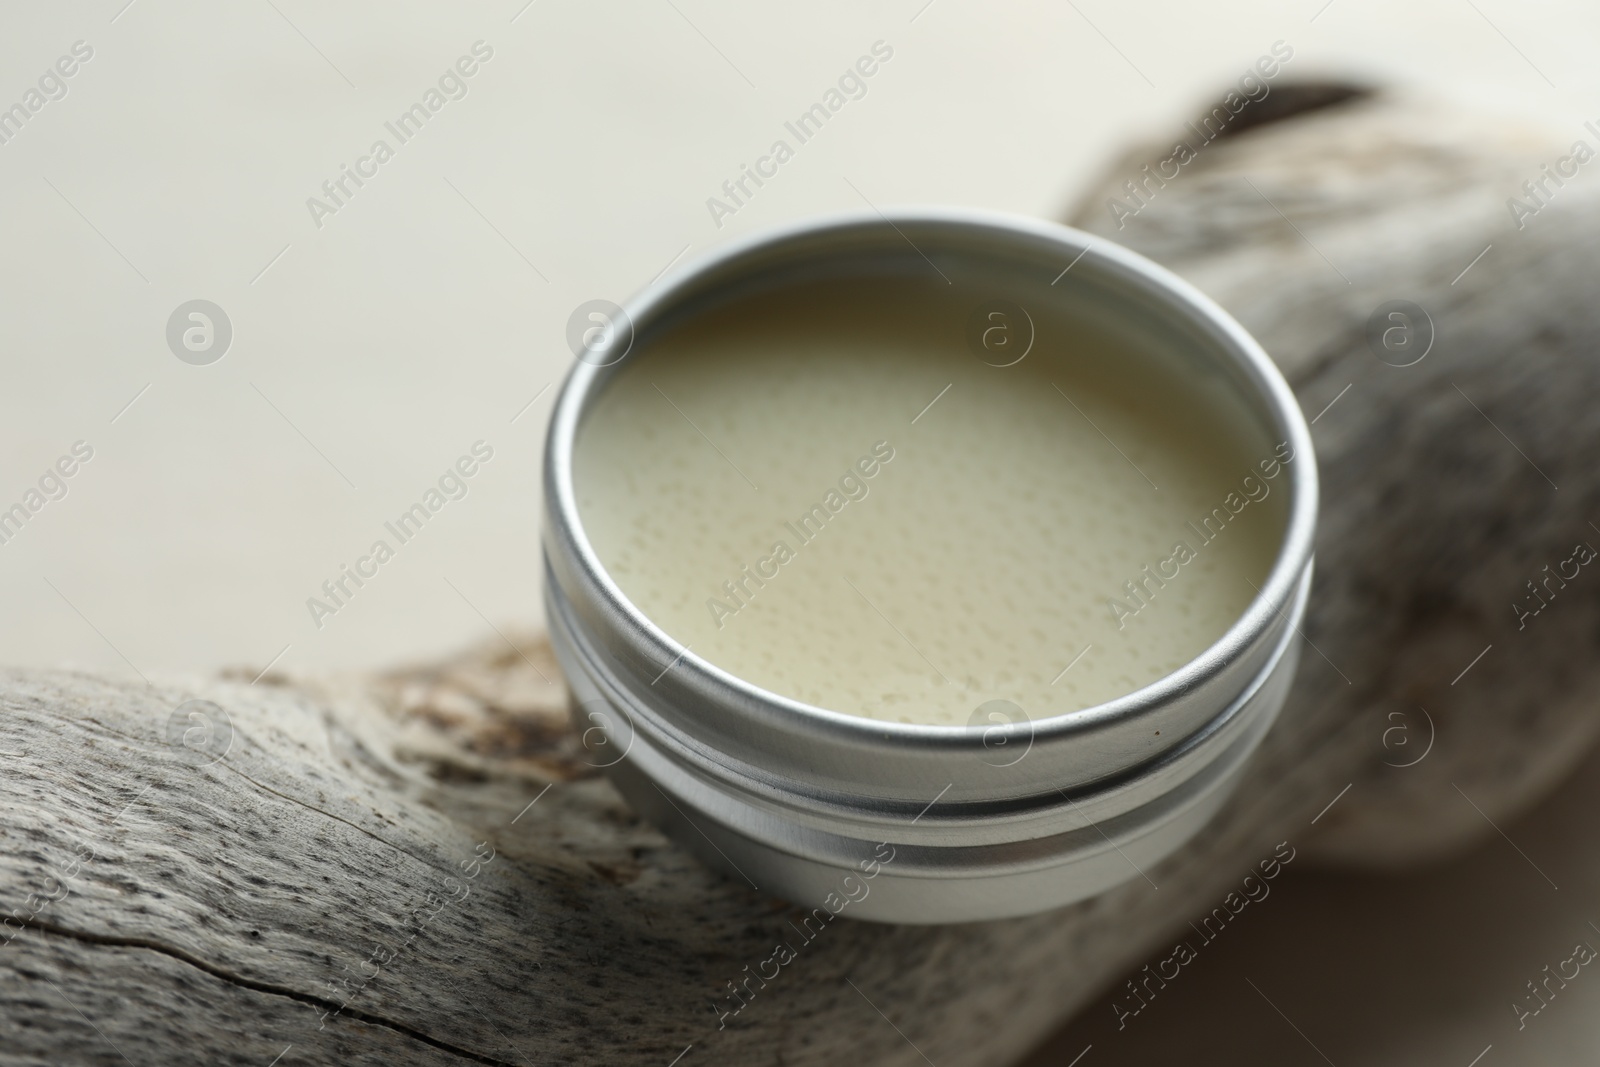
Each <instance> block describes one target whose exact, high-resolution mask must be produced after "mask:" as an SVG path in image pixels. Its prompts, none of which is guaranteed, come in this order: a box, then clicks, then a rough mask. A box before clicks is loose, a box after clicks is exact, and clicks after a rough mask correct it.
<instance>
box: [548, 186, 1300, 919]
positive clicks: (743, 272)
mask: <svg viewBox="0 0 1600 1067" xmlns="http://www.w3.org/2000/svg"><path fill="white" fill-rule="evenodd" d="M1069 264H1071V267H1070V271H1071V273H1070V274H1064V273H1063V268H1066V267H1067V266H1068V265H1069ZM940 266H943V267H945V268H947V269H949V270H961V271H964V272H965V273H967V274H969V275H970V274H973V273H974V272H977V274H978V275H980V276H982V277H984V278H986V279H992V280H994V281H995V282H996V283H997V284H1001V285H1003V284H1004V283H1005V280H1006V279H1008V278H1016V279H1029V281H1028V282H1027V284H1028V285H1030V286H1033V289H1032V290H1031V292H1032V293H1033V295H1031V296H1030V297H1029V299H1030V300H1032V299H1050V295H1049V294H1050V293H1052V292H1055V293H1064V292H1067V291H1068V290H1069V289H1070V290H1071V291H1072V292H1074V293H1077V294H1080V295H1082V294H1085V293H1087V294H1089V296H1090V298H1091V299H1092V300H1093V301H1094V302H1095V306H1096V307H1097V308H1100V309H1102V310H1103V311H1104V313H1106V314H1110V315H1112V316H1117V317H1131V318H1132V319H1134V320H1137V321H1140V322H1150V323H1157V324H1159V326H1160V328H1161V329H1162V330H1163V331H1165V335H1167V336H1171V337H1175V338H1178V339H1179V340H1180V341H1181V358H1184V359H1186V360H1193V361H1196V365H1197V366H1198V367H1199V368H1201V369H1202V370H1203V372H1204V373H1206V374H1207V375H1209V376H1211V377H1212V378H1213V379H1214V380H1218V381H1221V382H1223V383H1225V386H1226V388H1227V389H1228V390H1229V391H1230V392H1232V393H1234V394H1235V395H1236V396H1237V397H1238V398H1240V399H1241V400H1242V401H1243V403H1244V405H1245V407H1246V408H1247V410H1248V411H1250V412H1251V414H1252V416H1253V417H1254V418H1256V419H1257V420H1258V421H1259V427H1260V430H1261V432H1262V433H1263V434H1265V435H1269V436H1270V437H1271V439H1272V440H1273V441H1281V442H1287V444H1288V445H1289V446H1290V447H1292V448H1293V450H1294V459H1293V461H1292V462H1289V463H1286V464H1285V465H1284V467H1283V474H1284V475H1285V479H1284V481H1282V482H1280V483H1279V490H1280V491H1283V492H1286V493H1287V504H1286V527H1285V531H1284V536H1283V540H1282V543H1281V545H1280V548H1279V551H1278V555H1277V558H1276V560H1275V561H1274V563H1273V565H1272V568H1271V570H1270V572H1269V574H1268V576H1267V579H1266V581H1265V582H1264V583H1263V584H1262V585H1261V587H1260V591H1259V595H1257V596H1256V598H1255V599H1254V601H1253V602H1252V603H1251V604H1250V606H1249V607H1248V609H1247V610H1246V611H1245V613H1244V614H1243V615H1242V616H1241V617H1240V618H1239V619H1238V620H1237V621H1236V622H1235V623H1234V625H1233V626H1232V627H1231V628H1230V629H1229V630H1228V631H1227V632H1226V633H1225V634H1224V635H1223V637H1222V638H1221V639H1220V640H1218V641H1217V642H1216V643H1215V644H1213V645H1212V646H1211V647H1210V648H1208V649H1206V650H1205V651H1204V652H1203V653H1202V654H1201V655H1200V656H1198V657H1197V658H1196V659H1194V660H1193V661H1192V662H1190V663H1189V664H1187V665H1186V666H1184V667H1183V668H1182V669H1180V670H1178V671H1176V672H1174V673H1173V674H1170V675H1168V676H1166V677H1164V678H1162V679H1161V680H1159V681H1158V682H1156V683H1154V684H1152V685H1149V686H1146V687H1145V688H1143V689H1140V690H1138V691H1137V692H1134V693H1131V694H1129V695H1127V696H1124V697H1121V698H1119V699H1117V700H1113V701H1110V702H1108V703H1105V704H1101V705H1098V706H1096V707H1091V708H1086V709H1084V710H1081V711H1075V712H1071V713H1067V714H1062V715H1057V716H1054V717H1051V718H1044V719H1040V720H1037V721H1027V720H1023V721H1019V722H1015V723H1011V724H1008V725H998V726H993V725H991V726H987V727H980V726H967V727H957V726H928V725H911V724H904V723H897V722H884V721H879V720H873V719H867V718H862V717H858V716H855V715H849V714H842V713H839V712H833V711H829V710H827V709H824V708H817V707H813V706H810V705H807V704H803V703H800V702H798V701H795V700H791V699H787V698H785V697H781V696H778V695H776V694H773V693H771V692H767V691H765V690H762V689H759V688H757V687H756V686H754V685H751V684H750V683H748V682H745V681H743V680H741V679H739V678H736V677H734V676H732V675H730V674H728V673H727V672H725V671H723V670H720V669H719V668H717V667H715V666H713V665H712V664H710V663H708V662H706V661H705V660H703V659H701V658H700V657H698V656H697V655H696V654H695V653H694V652H692V651H686V650H685V649H684V647H683V646H682V645H681V644H679V643H678V642H677V641H675V640H673V639H672V638H671V637H669V636H668V635H667V634H665V633H664V632H662V630H661V629H660V628H658V627H657V626H656V625H655V624H654V623H653V622H652V621H651V620H650V619H649V618H647V617H645V616H644V615H643V614H642V613H641V612H640V611H639V610H638V609H637V608H636V607H635V606H634V605H633V604H632V603H630V602H629V601H628V600H627V599H626V597H624V596H623V594H622V593H621V592H620V591H619V589H618V588H617V586H616V585H615V584H614V583H613V582H612V580H611V579H610V578H609V577H608V575H607V574H606V571H605V567H604V566H603V565H602V563H601V562H600V560H599V559H598V558H597V557H596V555H595V552H594V550H593V548H592V547H591V545H590V542H589V540H588V538H587V536H586V535H585V532H584V528H583V523H582V521H581V518H580V516H579V513H578V508H577V505H576V500H575V494H574V488H573V448H574V441H575V438H576V435H577V431H578V428H579V426H580V424H581V423H582V421H583V419H584V416H585V413H586V411H587V410H588V408H589V406H590V404H591V401H592V400H593V399H594V398H595V397H596V396H597V395H598V393H599V392H600V391H601V390H603V389H604V387H605V385H606V382H607V380H608V379H609V377H610V376H611V375H612V374H613V373H614V372H615V370H616V369H617V367H620V366H622V365H624V364H625V363H626V361H627V360H632V359H641V358H648V352H649V349H650V340H651V337H652V335H653V333H654V332H655V331H657V330H659V329H660V328H661V327H663V326H664V325H668V324H670V323H672V322H674V321H679V320H681V319H682V318H684V317H688V316H692V315H694V314H695V313H696V312H697V310H702V309H705V308H707V307H709V306H711V305H713V304H717V303H720V302H722V301H725V300H727V299H729V298H730V297H733V296H736V295H738V294H739V293H741V292H752V291H757V290H760V291H770V290H772V289H774V288H781V287H782V286H783V285H784V284H785V283H786V281H801V280H804V279H815V278H819V277H827V276H829V275H830V274H834V273H843V272H846V271H848V273H850V274H851V275H854V276H859V275H861V274H863V273H867V274H872V273H876V272H882V273H883V274H885V275H888V274H899V275H904V274H906V273H907V272H911V271H917V270H921V271H929V270H932V269H938V267H940ZM1053 277H1054V278H1057V280H1058V281H1060V279H1061V278H1062V277H1067V278H1070V283H1068V284H1067V286H1066V287H1065V288H1055V289H1053V288H1051V287H1049V286H1046V285H1044V284H1043V282H1042V281H1041V279H1042V280H1047V279H1050V278H1053ZM1018 284H1022V283H1021V282H1019V283H1018ZM625 314H626V317H627V321H626V322H622V323H615V324H614V325H615V326H616V327H617V328H618V331H619V334H618V336H619V338H620V339H619V340H618V341H617V342H616V345H617V347H618V348H625V351H621V352H620V353H615V354H614V355H613V356H608V357H607V358H605V359H592V360H587V359H581V360H580V361H579V362H578V363H576V364H575V366H574V368H573V370H572V372H571V374H570V375H569V377H568V378H567V380H566V383H565V384H564V386H563V388H562V391H561V395H560V398H559V399H558V401H557V403H556V406H555V411H554V414H553V416H552V419H551V425H550V435H549V441H548V444H547V449H546V454H545V472H544V474H545V539H544V551H545V562H546V575H545V597H546V607H547V613H548V618H549V624H550V629H551V634H552V638H553V641H554V644H555V649H556V652H557V655H558V656H559V658H560V660H561V663H562V666H563V667H564V668H565V670H566V673H567V677H568V679H569V681H570V684H571V686H572V690H573V696H574V704H573V715H574V719H575V721H576V723H577V726H578V728H579V729H580V730H582V731H583V732H584V739H585V746H586V748H588V749H589V751H590V752H591V753H592V754H593V755H592V762H594V763H595V764H596V765H597V766H604V767H605V768H606V771H607V773H608V774H609V775H610V776H611V777H612V779H613V780H614V782H615V783H616V785H617V787H618V788H619V789H620V790H621V791H622V793H623V795H624V796H625V797H626V798H627V799H628V801H629V803H630V804H632V805H633V807H634V808H635V809H636V810H637V811H639V812H640V813H641V814H643V815H645V816H646V817H647V818H649V819H651V820H652V821H654V822H655V823H656V824H657V825H659V826H661V827H662V828H663V829H665V830H666V831H667V832H668V833H669V834H671V835H672V836H673V837H674V838H675V839H676V840H677V841H678V842H680V843H681V844H682V845H684V846H685V847H686V848H688V849H690V850H691V851H693V852H694V853H695V854H697V855H698V856H700V857H701V858H702V859H703V860H704V861H705V862H707V863H709V864H711V865H713V866H715V867H718V868H720V869H722V870H724V871H727V872H728V873H729V874H730V875H731V876H733V877H735V878H738V879H742V880H743V881H746V882H748V883H749V884H750V885H752V886H753V887H755V888H757V889H759V890H761V891H762V892H767V893H771V894H774V895H776V896H780V897H784V898H786V899H788V900H791V901H795V902H797V903H799V904H801V905H803V906H805V907H808V908H811V907H814V908H818V909H823V910H824V911H825V912H831V913H836V914H844V915H847V916H848V917H851V918H860V919H873V920H879V921H884V922H899V923H944V922H965V921H971V920H978V919H992V918H1000V917H1004V916H1011V915H1021V914H1027V913H1030V912H1037V911H1042V910H1045V909H1047V908H1052V907H1057V906H1059V905H1063V904H1067V903H1071V902H1073V901H1076V900H1081V899H1083V898H1085V897H1088V896H1092V895H1094V894H1096V893H1099V892H1101V891H1103V890H1105V889H1108V888H1110V887H1111V886H1114V885H1116V884H1118V883H1121V882H1123V881H1126V880H1128V879H1130V878H1139V877H1148V875H1147V872H1148V871H1149V870H1150V868H1151V867H1152V866H1153V865H1155V864H1156V863H1158V862H1159V861H1160V860H1162V859H1163V858H1165V857H1166V856H1168V855H1170V854H1171V853H1172V852H1173V851H1174V850H1176V849H1177V848H1178V847H1179V846H1180V845H1182V844H1183V843H1184V842H1185V841H1186V840H1188V838H1189V837H1190V836H1192V835H1193V834H1194V833H1195V831H1196V830H1198V829H1199V828H1200V826H1201V825H1203V824H1204V822H1205V821H1206V820H1207V818H1209V817H1210V816H1211V815H1212V813H1213V812H1214V811H1215V810H1216V809H1217V807H1218V806H1219V805H1220V804H1221V803H1222V801H1223V800H1224V799H1225V798H1226V797H1227V795H1228V793H1229V791H1230V790H1231V788H1232V786H1233V785H1234V783H1235V782H1236V781H1237V779H1238V777H1239V775H1240V773H1241V771H1242V769H1243V767H1244V765H1245V761H1246V760H1247V759H1248V757H1249V756H1250V754H1251V752H1252V751H1253V750H1254V748H1255V746H1256V745H1257V743H1258V742H1259V741H1260V740H1261V737H1262V735H1263V734H1264V733H1265V732H1266V730H1267V728H1268V727H1269V726H1270V725H1271V724H1272V721H1273V719H1274V717H1275V716H1276V715H1277V713H1278V710H1279V708H1280V707H1281V706H1282V704H1283V700H1284V697H1285V695H1286V694H1287V691H1288V687H1289V683H1290V681H1291V679H1292V677H1293V674H1294V668H1295V664H1296V662H1297V661H1298V653H1299V642H1298V638H1297V627H1298V624H1299V620H1300V618H1301V616H1302V614H1303V612H1304V609H1305V602H1306V596H1307V593H1308V590H1309V587H1310V582H1311V567H1312V558H1311V553H1312V538H1313V530H1314V526H1315V523H1316V501H1317V480H1316V468H1315V461H1314V459H1313V456H1312V449H1311V439H1310V436H1309V432H1308V430H1307V427H1306V424H1305V420H1304V418H1303V417H1302V416H1301V413H1300V408H1299V406H1298V405H1297V404H1296V402H1295V399H1294V396H1293V394H1292V393H1291V392H1290V391H1289V388H1288V386H1287V385H1286V384H1285V383H1284V381H1283V378H1282V377H1281V376H1280V375H1279V373H1278V371H1277V369H1276V368H1275V367H1274V366H1273V365H1272V362H1271V361H1270V360H1269V359H1268V357H1267V355H1266V354H1265V353H1264V352H1263V351H1262V350H1261V348H1260V346H1258V345H1257V344H1256V343H1255V341H1254V340H1252V339H1251V337H1250V336H1249V335H1248V334H1247V333H1246V332H1245V331H1244V329H1243V328H1242V327H1240V326H1239V324H1238V323H1236V322H1235V321H1234V320H1233V319H1232V318H1230V317H1229V316H1228V315H1227V313H1226V312H1224V311H1223V310H1222V309H1221V308H1219V307H1218V306H1217V305H1216V304H1214V303H1212V302H1211V301H1210V300H1209V299H1207V298H1206V297H1205V296H1203V295H1202V294H1201V293H1199V292H1198V291H1197V290H1195V289H1194V288H1193V287H1191V286H1189V285H1188V284H1187V283H1185V282H1183V281H1182V280H1180V279H1179V278H1177V277H1176V276H1175V275H1173V274H1171V273H1169V272H1168V271H1166V270H1164V269H1163V268H1161V267H1158V266H1156V265H1155V264H1153V263H1151V262H1150V261H1148V260H1146V259H1144V258H1143V257H1141V256H1138V255H1135V254H1134V253H1132V252H1129V251H1126V250H1124V249H1122V248H1119V247H1117V246H1115V245H1112V244H1108V243H1107V242H1106V241H1104V240H1102V239H1098V238H1094V237H1091V236H1089V235H1087V234H1084V233H1080V232H1078V231H1075V230H1070V229H1067V228H1065V227H1061V226H1056V225H1052V224H1048V223H1044V222H1039V221H1036V220H1031V219H1023V218H1016V217H1011V216H1004V215H996V214H991V213H984V212H976V211H965V210H932V209H930V210H908V211H899V212H894V213H890V214H888V215H884V214H880V213H876V212H873V213H866V214H859V215H850V216H841V217H836V218H828V219H824V220H820V221H814V222H808V223H804V224H800V225H794V226H789V227H786V228H783V229H780V230H777V231H774V232H771V233H767V234H764V235H761V236H757V237H754V238H750V239H746V240H743V241H740V242H737V243H734V244H732V245H730V246H727V247H725V248H723V249H720V250H718V251H717V252H715V253H713V254H711V255H709V256H708V257H706V258H704V259H702V260H701V261H700V262H699V263H697V264H693V265H691V266H689V267H686V268H683V269H681V270H679V271H677V272H676V273H675V274H674V275H672V276H671V277H670V278H669V279H668V280H666V281H664V282H659V283H657V284H656V285H654V286H652V287H651V288H649V289H647V290H646V291H645V292H644V293H642V294H641V295H640V296H638V297H637V298H636V299H635V300H634V301H633V302H632V303H630V304H629V305H628V307H627V308H626V309H625ZM611 358H614V359H615V360H616V362H613V363H611V364H610V365H608V366H602V365H600V364H601V363H604V362H607V361H608V359H611ZM981 550H982V549H981V546H974V551H981ZM1019 753H1020V755H1019Z"/></svg>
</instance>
